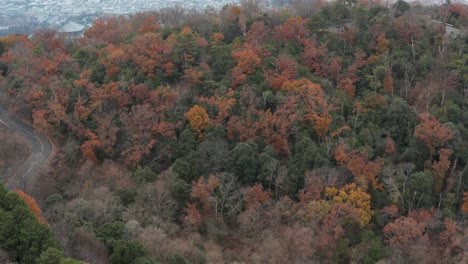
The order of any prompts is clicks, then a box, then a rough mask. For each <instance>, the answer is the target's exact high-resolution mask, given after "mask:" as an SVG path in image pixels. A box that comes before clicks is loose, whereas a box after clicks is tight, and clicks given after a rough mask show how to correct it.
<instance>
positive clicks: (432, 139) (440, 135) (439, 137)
mask: <svg viewBox="0 0 468 264" xmlns="http://www.w3.org/2000/svg"><path fill="white" fill-rule="evenodd" d="M419 119H420V120H421V123H420V124H419V125H418V126H417V127H416V130H415V132H414V134H415V136H416V138H418V139H419V140H421V141H423V142H424V143H426V146H427V147H428V149H429V151H430V153H431V159H432V157H433V156H434V155H435V154H436V150H437V148H439V147H442V146H444V145H445V143H446V142H447V141H448V140H450V139H452V138H453V137H454V136H455V134H454V132H453V131H452V130H451V129H450V128H447V127H445V126H444V125H442V124H441V123H440V122H439V120H437V118H435V117H433V116H431V115H429V114H427V113H422V114H420V115H419Z"/></svg>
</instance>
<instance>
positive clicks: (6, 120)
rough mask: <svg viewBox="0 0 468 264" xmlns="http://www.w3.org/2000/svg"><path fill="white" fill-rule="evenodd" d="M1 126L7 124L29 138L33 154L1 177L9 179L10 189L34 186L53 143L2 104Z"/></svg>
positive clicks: (7, 183)
mask: <svg viewBox="0 0 468 264" xmlns="http://www.w3.org/2000/svg"><path fill="white" fill-rule="evenodd" d="M0 126H7V127H9V128H11V129H13V130H14V131H16V132H17V133H19V134H20V135H21V136H22V137H24V138H25V139H26V140H27V142H28V145H29V147H30V149H31V154H30V155H29V156H28V158H27V159H26V160H25V161H24V163H23V164H22V165H21V166H19V167H18V168H17V169H11V168H10V169H9V170H8V171H7V172H6V173H5V174H7V175H0V178H1V179H8V180H7V181H6V182H4V184H5V186H6V187H7V188H8V189H10V190H11V189H13V188H18V189H23V190H26V188H31V187H33V186H31V185H33V184H34V183H35V181H36V178H35V176H36V175H37V174H38V172H39V171H40V170H41V168H42V167H43V166H44V165H45V164H46V163H47V161H48V160H49V158H50V157H51V155H52V150H53V147H52V144H51V143H50V142H49V140H48V139H47V137H45V136H44V135H41V134H39V133H37V132H36V131H35V129H34V128H33V127H32V126H30V125H28V124H26V123H24V122H23V121H21V120H19V119H18V118H16V117H15V116H13V115H11V114H10V113H9V112H8V111H7V109H5V108H4V107H3V106H1V105H0ZM0 144H1V143H0ZM0 147H1V146H0ZM7 176H8V177H7ZM11 176H13V177H11Z"/></svg>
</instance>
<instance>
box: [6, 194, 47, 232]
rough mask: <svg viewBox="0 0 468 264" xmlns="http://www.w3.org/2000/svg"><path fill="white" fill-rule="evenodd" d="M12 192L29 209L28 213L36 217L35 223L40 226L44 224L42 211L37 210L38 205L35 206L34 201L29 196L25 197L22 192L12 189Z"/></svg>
mask: <svg viewBox="0 0 468 264" xmlns="http://www.w3.org/2000/svg"><path fill="white" fill-rule="evenodd" d="M13 192H15V193H16V194H18V195H19V197H20V198H21V199H22V200H23V201H24V202H25V203H26V205H27V206H28V208H29V211H31V213H32V214H33V215H34V216H35V217H36V219H37V221H38V222H39V223H41V224H45V223H46V222H45V220H44V218H43V217H42V211H41V208H39V205H37V203H36V200H34V198H32V197H31V196H29V195H27V194H26V193H24V192H23V191H21V190H19V189H14V190H13Z"/></svg>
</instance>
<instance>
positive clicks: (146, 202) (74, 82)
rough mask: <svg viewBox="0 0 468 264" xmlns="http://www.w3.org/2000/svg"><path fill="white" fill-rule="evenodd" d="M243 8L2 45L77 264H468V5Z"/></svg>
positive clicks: (53, 208) (1, 80) (158, 16)
mask: <svg viewBox="0 0 468 264" xmlns="http://www.w3.org/2000/svg"><path fill="white" fill-rule="evenodd" d="M242 3H243V4H242V5H241V6H226V7H224V8H223V9H222V10H221V11H219V12H218V11H214V10H206V11H187V10H186V11H181V10H179V9H177V10H172V11H174V12H171V9H170V8H168V9H164V10H160V11H157V12H152V13H140V14H136V15H132V16H119V17H110V18H106V19H104V18H100V19H97V20H96V21H95V22H94V25H93V27H91V28H90V29H88V30H87V31H86V32H85V37H83V38H71V37H69V36H67V35H63V34H57V33H56V32H54V31H51V30H40V31H38V32H36V33H35V34H34V36H33V37H32V38H31V39H28V38H27V37H26V36H22V35H15V36H8V37H4V38H0V72H1V74H0V90H1V93H4V94H6V95H7V98H5V102H6V104H8V106H9V108H10V109H11V110H12V111H15V113H16V114H18V115H20V116H22V117H23V118H25V119H27V120H30V121H31V123H32V124H33V125H34V126H35V127H36V128H37V129H38V132H41V133H44V134H46V135H48V136H49V137H50V138H52V139H53V140H54V143H55V145H56V147H57V150H56V154H55V158H54V159H53V161H52V162H51V163H50V165H49V166H48V167H47V168H44V169H43V173H42V174H41V175H38V178H39V180H38V181H36V182H34V183H33V184H28V186H34V188H29V189H26V190H24V191H25V192H27V193H29V194H30V195H32V196H34V198H35V199H36V200H37V201H38V204H39V205H40V207H41V208H42V211H43V215H42V217H43V220H44V221H45V222H46V223H47V224H48V226H49V227H50V229H51V230H52V231H53V233H54V234H55V237H56V240H57V241H58V243H60V247H61V248H62V249H63V252H64V255H61V258H62V259H63V258H64V257H63V256H66V257H71V258H74V259H77V260H81V261H84V262H89V263H112V264H118V263H130V264H131V263H133V264H138V263H171V264H172V263H351V262H352V263H376V262H380V263H466V262H468V250H467V249H466V243H467V241H468V221H467V220H468V52H467V51H468V37H467V34H466V33H467V26H468V6H466V5H463V4H459V3H456V4H444V5H441V6H421V5H419V4H409V3H406V2H404V1H397V3H395V4H394V5H389V6H388V8H387V7H385V5H378V4H371V2H368V1H336V2H333V3H325V2H324V1H310V3H308V4H307V5H305V6H298V5H290V6H289V7H288V8H285V9H269V10H264V9H263V7H262V6H259V5H256V3H257V2H256V1H243V2H242ZM297 3H299V2H297ZM175 11H178V12H175ZM3 156H4V155H3ZM3 156H0V157H3ZM0 164H2V162H1V160H0ZM0 191H1V190H0ZM1 192H2V193H3V191H1ZM2 195H3V194H2ZM0 209H1V208H0ZM0 212H3V211H1V210H0ZM1 224H2V220H0V245H3V244H2V233H1ZM55 247H57V248H58V246H54V250H56V249H55ZM2 249H3V251H0V253H2V254H3V255H5V256H7V257H8V258H10V260H12V261H18V262H19V263H30V262H27V261H25V260H23V259H21V258H20V257H18V256H17V255H16V253H15V252H16V251H15V249H12V248H11V247H9V248H2ZM44 250H46V248H44ZM50 250H52V249H50ZM12 252H13V253H12ZM59 253H60V254H61V252H59ZM59 253H57V254H59ZM44 254H45V253H44ZM0 255H1V254H0ZM32 256H40V254H38V253H37V252H36V253H34V254H32ZM70 261H72V260H70ZM37 262H38V263H39V259H37ZM57 263H62V262H57Z"/></svg>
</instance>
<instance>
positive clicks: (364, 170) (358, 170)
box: [335, 144, 383, 190]
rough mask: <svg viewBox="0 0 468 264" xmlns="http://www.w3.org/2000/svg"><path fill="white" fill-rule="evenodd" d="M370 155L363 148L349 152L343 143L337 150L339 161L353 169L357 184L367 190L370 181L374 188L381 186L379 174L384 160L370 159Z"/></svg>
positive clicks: (336, 154)
mask: <svg viewBox="0 0 468 264" xmlns="http://www.w3.org/2000/svg"><path fill="white" fill-rule="evenodd" d="M368 156H369V154H368V153H367V152H366V151H363V150H361V151H358V150H353V151H351V152H350V153H347V152H346V151H345V149H344V145H341V144H340V145H339V146H338V147H337V148H336V150H335V159H336V161H337V163H338V164H339V165H342V166H343V167H345V168H347V169H348V170H349V171H351V173H352V174H353V176H354V177H355V180H356V182H357V184H358V185H359V186H360V187H361V188H364V189H365V190H366V189H367V188H368V184H369V183H371V184H372V186H373V187H374V188H381V186H380V184H379V183H378V179H377V175H378V174H379V173H380V170H381V168H382V165H383V160H382V159H378V160H376V161H370V160H369V158H368Z"/></svg>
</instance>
